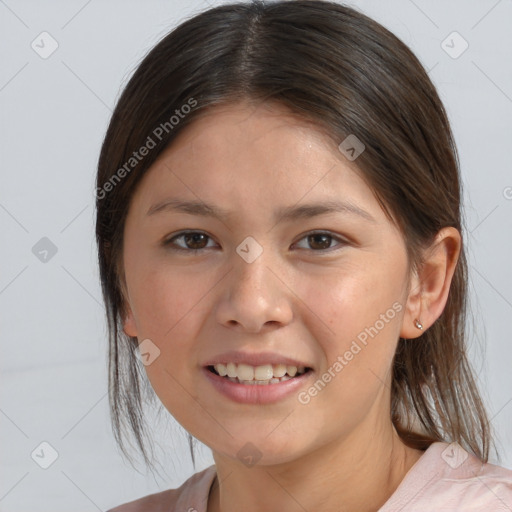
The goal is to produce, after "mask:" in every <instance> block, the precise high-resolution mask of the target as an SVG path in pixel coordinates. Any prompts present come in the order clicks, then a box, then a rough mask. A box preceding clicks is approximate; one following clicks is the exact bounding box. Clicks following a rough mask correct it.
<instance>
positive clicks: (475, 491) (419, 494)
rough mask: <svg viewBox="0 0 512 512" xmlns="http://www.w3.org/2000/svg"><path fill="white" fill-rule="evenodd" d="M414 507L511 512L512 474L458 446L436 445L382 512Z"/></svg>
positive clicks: (424, 510) (425, 510)
mask: <svg viewBox="0 0 512 512" xmlns="http://www.w3.org/2000/svg"><path fill="white" fill-rule="evenodd" d="M397 504H400V505H401V506H404V507H406V508H405V509H407V506H408V507H411V508H410V510H421V511H422V512H434V511H435V512H439V511H448V510H449V511H450V512H456V511H464V512H469V511H472V512H482V511H485V512H488V511H491V510H492V511H493V512H498V511H503V512H505V511H507V512H510V510H512V508H510V507H511V506H512V471H511V470H509V469H506V468H504V467H501V466H497V465H494V464H491V463H483V462H481V461H480V460H479V459H478V458H477V457H475V456H474V455H473V454H471V453H469V452H467V451H465V450H464V449H463V448H462V447H461V446H460V445H458V444H457V443H451V444H448V443H443V442H436V443H433V444H432V445H431V446H430V447H429V448H428V450H427V451H426V452H425V453H424V454H423V456H422V457H421V458H420V459H419V461H418V462H417V463H416V464H415V465H414V466H413V467H412V469H411V470H410V471H409V473H408V474H407V475H406V476H405V478H404V480H403V482H402V483H401V485H400V486H399V487H398V490H397V492H396V493H395V494H394V495H393V496H392V498H391V500H390V501H389V503H386V507H383V508H382V509H381V511H380V512H388V510H389V511H391V510H396V509H395V508H394V507H395V506H396V505H397Z"/></svg>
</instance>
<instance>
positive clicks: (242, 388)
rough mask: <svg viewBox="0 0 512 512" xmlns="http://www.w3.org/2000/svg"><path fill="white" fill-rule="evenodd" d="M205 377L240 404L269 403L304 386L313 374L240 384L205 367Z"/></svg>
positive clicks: (310, 372) (309, 372)
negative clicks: (270, 381) (266, 382)
mask: <svg viewBox="0 0 512 512" xmlns="http://www.w3.org/2000/svg"><path fill="white" fill-rule="evenodd" d="M203 373H204V374H205V376H206V378H207V379H208V380H209V381H210V382H211V383H212V384H213V386H214V387H215V389H217V391H219V392H220V393H222V394H223V395H224V396H227V397H228V398H230V399H231V400H233V401H234V402H238V403H242V404H271V403H275V402H278V401H279V400H282V399H283V398H286V397H287V396H289V395H291V394H293V393H297V391H298V390H299V389H300V388H301V387H302V386H304V384H305V382H306V381H307V380H309V378H310V377H311V375H312V374H313V371H312V370H309V371H307V372H306V373H303V374H302V375H299V376H296V377H293V378H292V379H288V380H285V381H283V382H277V383H275V384H263V385H261V384H253V385H251V384H240V383H238V382H231V381H230V380H229V379H227V378H226V377H221V376H220V375H217V374H216V373H213V372H211V371H210V370H209V369H208V368H207V367H206V368H203Z"/></svg>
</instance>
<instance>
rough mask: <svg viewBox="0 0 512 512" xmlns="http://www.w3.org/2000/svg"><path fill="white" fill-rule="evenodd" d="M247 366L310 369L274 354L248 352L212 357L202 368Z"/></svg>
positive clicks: (305, 365) (293, 360)
mask: <svg viewBox="0 0 512 512" xmlns="http://www.w3.org/2000/svg"><path fill="white" fill-rule="evenodd" d="M227 363H235V364H248V365H250V366H262V365H264V364H285V365H286V366H297V367H300V366H304V367H305V368H311V365H309V364H307V363H304V362H303V361H299V360H297V359H292V358H290V357H287V356H283V355H280V354H276V353H275V352H259V353H253V354H251V353H248V352H236V351H232V352H224V353H223V354H219V355H218V356H216V357H213V358H212V359H210V360H209V361H207V362H206V363H204V364H203V366H213V365H216V364H227Z"/></svg>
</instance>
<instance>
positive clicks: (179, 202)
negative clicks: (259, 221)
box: [146, 198, 376, 222]
mask: <svg viewBox="0 0 512 512" xmlns="http://www.w3.org/2000/svg"><path fill="white" fill-rule="evenodd" d="M161 212H182V213H188V214H191V215H200V216H203V217H213V218H216V219H218V220H221V221H224V220H227V219H228V218H229V217H232V216H233V215H235V214H236V212H229V211H228V210H225V209H224V208H220V207H219V206H215V205H212V204H208V203H205V202H204V201H190V200H183V199H177V198H168V199H164V200H163V201H160V202H158V203H156V204H154V205H153V206H151V207H150V208H149V210H148V212H147V214H146V215H147V216H150V215H154V214H156V213H161ZM329 213H349V214H353V215H357V216H359V217H362V218H363V219H365V220H367V221H370V222H376V220H375V219H374V218H373V217H372V215H370V214H369V213H368V212H367V211H366V210H363V209H362V208H360V207H359V206H357V205H355V204H353V203H350V202H344V201H332V200H326V201H322V202H321V203H309V204H303V205H300V206H295V205H294V206H285V207H282V208H279V209H277V210H276V211H275V212H274V221H275V222H277V221H282V220H284V221H292V220H300V219H307V218H311V217H316V216H319V215H325V214H329Z"/></svg>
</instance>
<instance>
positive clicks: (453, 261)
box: [400, 227, 462, 339]
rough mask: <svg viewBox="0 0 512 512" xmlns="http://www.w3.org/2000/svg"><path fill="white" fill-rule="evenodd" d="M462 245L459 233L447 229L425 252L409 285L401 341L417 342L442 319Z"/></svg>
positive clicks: (449, 228) (453, 229) (441, 231)
mask: <svg viewBox="0 0 512 512" xmlns="http://www.w3.org/2000/svg"><path fill="white" fill-rule="evenodd" d="M461 245H462V239H461V236H460V233H459V231H458V230H457V229H455V228H453V227H446V228H443V229H441V230H440V231H439V233H438V234H437V236H436V238H435V240H434V242H433V243H432V245H431V246H430V247H429V248H428V249H427V250H426V253H425V255H424V262H423V265H422V266H421V268H420V269H419V270H418V273H417V275H415V276H414V279H413V280H412V283H411V289H410V292H409V296H408V298H407V303H406V307H405V314H404V318H403V324H402V329H401V332H400V337H401V338H407V339H412V338H418V337H419V336H421V335H422V334H423V333H424V332H425V331H426V330H427V329H428V328H429V327H430V326H431V325H432V324H433V323H434V322H435V321H436V320H437V319H438V318H439V317H440V316H441V314H442V312H443V310H444V307H445V305H446V301H447V300H448V294H449V292H450V285H451V282H452V278H453V275H454V273H455V269H456V267H457V262H458V259H459V254H460V251H461Z"/></svg>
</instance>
